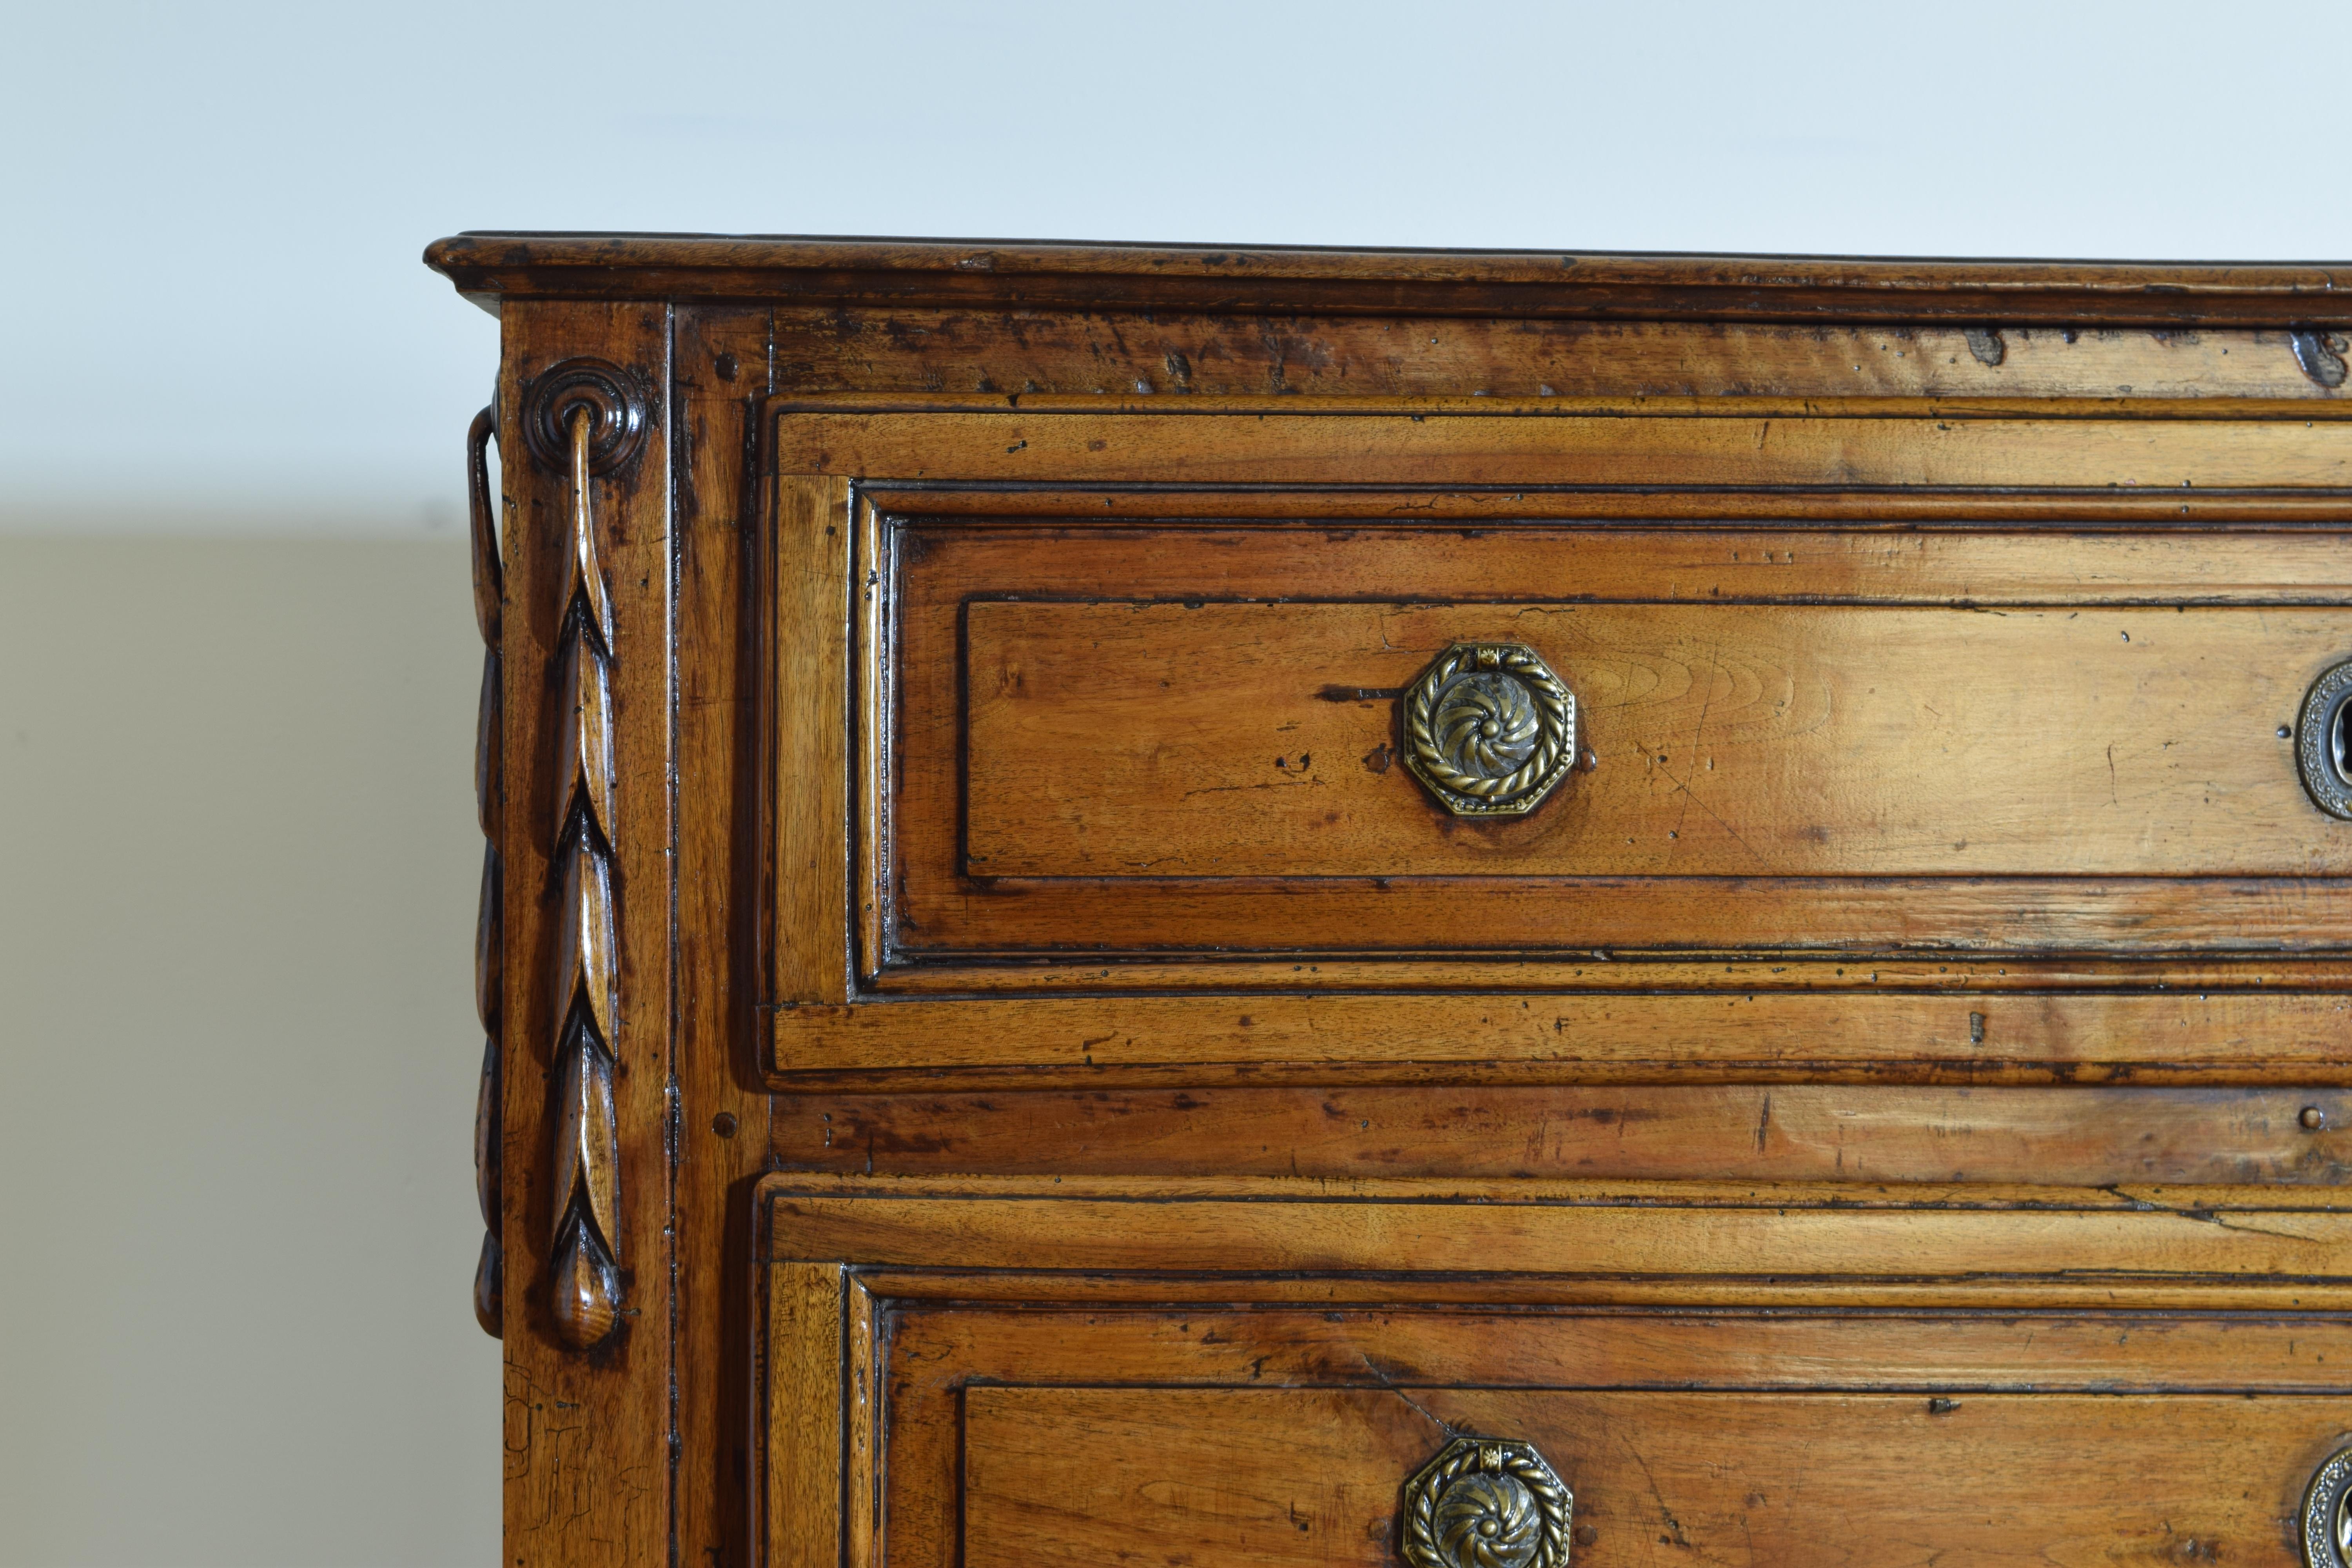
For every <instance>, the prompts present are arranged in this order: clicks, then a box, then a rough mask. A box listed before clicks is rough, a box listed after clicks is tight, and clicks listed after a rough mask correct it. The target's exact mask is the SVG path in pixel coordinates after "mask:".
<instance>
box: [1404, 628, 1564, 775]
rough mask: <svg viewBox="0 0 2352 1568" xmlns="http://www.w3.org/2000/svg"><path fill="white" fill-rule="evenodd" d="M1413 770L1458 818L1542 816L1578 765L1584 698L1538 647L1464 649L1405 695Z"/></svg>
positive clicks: (1458, 647) (1448, 653) (1446, 656)
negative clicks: (1539, 810)
mask: <svg viewBox="0 0 2352 1568" xmlns="http://www.w3.org/2000/svg"><path fill="white" fill-rule="evenodd" d="M1399 729H1400V730H1401V731H1402V741H1403V742H1404V745H1403V751H1404V762H1405V766H1406V767H1408V768H1409V769H1411V770H1412V775H1413V777H1415V778H1417V779H1419V780H1420V781H1421V782H1422V784H1423V787H1425V788H1426V789H1427V790H1428V791H1429V793H1430V794H1432V795H1435V796H1436V797H1437V799H1438V803H1439V804H1440V805H1444V807H1445V809H1446V810H1448V811H1450V812H1452V813H1453V814H1454V816H1523V815H1525V814H1526V813H1528V812H1530V811H1533V810H1534V809H1535V808H1536V806H1537V805H1539V804H1540V803H1541V802H1542V800H1543V798H1544V797H1545V796H1546V795H1549V794H1550V793H1551V792H1552V790H1553V788H1554V787H1555V786H1557V785H1558V784H1559V781H1560V780H1562V779H1564V778H1566V777H1567V776H1568V771H1569V769H1570V767H1572V766H1574V765H1575V763H1576V699H1575V698H1573V697H1571V696H1570V695H1569V690H1568V688H1567V687H1565V686H1563V685H1561V684H1560V680H1559V677H1558V676H1556V675H1554V674H1553V673H1552V672H1551V669H1550V668H1549V666H1547V665H1546V664H1545V663H1544V661H1543V660H1542V659H1541V658H1538V657H1537V655H1536V651H1535V649H1533V648H1531V647H1525V646H1523V645H1521V644H1519V643H1483V642H1481V643H1455V644H1454V646H1453V647H1449V648H1447V649H1446V650H1445V651H1444V653H1442V654H1440V655H1439V656H1438V657H1437V658H1436V660H1435V661H1434V662H1433V663H1432V664H1431V665H1430V667H1429V668H1427V669H1424V670H1423V671H1422V672H1421V674H1420V675H1419V676H1418V677H1417V678H1415V679H1414V680H1413V683H1412V685H1411V686H1408V687H1406V688H1405V689H1404V696H1403V699H1402V702H1401V704H1400V710H1399Z"/></svg>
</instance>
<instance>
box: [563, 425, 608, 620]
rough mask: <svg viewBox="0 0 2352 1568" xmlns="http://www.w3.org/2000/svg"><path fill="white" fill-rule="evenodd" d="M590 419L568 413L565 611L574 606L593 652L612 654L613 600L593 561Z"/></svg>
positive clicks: (593, 518)
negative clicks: (569, 509) (569, 515)
mask: <svg viewBox="0 0 2352 1568" xmlns="http://www.w3.org/2000/svg"><path fill="white" fill-rule="evenodd" d="M593 428H594V418H593V416H592V415H591V414H590V412H589V411H588V409H587V408H586V407H584V406H583V407H579V408H575V409H573V410H572V426H571V434H572V577H571V581H570V582H569V583H567V584H565V587H564V595H563V602H564V606H565V608H566V610H567V611H568V610H569V609H570V608H571V606H572V605H580V606H582V608H583V610H584V611H585V612H586V615H585V620H586V623H587V626H588V627H589V629H590V630H591V631H592V632H593V634H594V638H595V643H596V651H597V652H598V653H600V654H604V655H608V656H609V655H610V654H611V653H612V651H613V598H612V595H611V593H610V591H609V590H608V589H607V588H606V587H605V585H604V567H603V566H602V565H601V564H599V563H598V562H597V560H596V517H595V510H594V502H593V499H592V498H593V492H592V491H591V490H590V489H589V488H588V444H589V437H590V434H591V432H592V431H593Z"/></svg>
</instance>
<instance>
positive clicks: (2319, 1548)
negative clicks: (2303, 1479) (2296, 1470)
mask: <svg viewBox="0 0 2352 1568" xmlns="http://www.w3.org/2000/svg"><path fill="white" fill-rule="evenodd" d="M2303 1561H2304V1568H2352V1448H2338V1449H2337V1450H2336V1452H2335V1453H2334V1454H2332V1455H2330V1456H2328V1459H2327V1462H2326V1464H2324V1465H2322V1466H2320V1467H2319V1470H2318V1473H2317V1474H2315V1475H2314V1476H2313V1477H2312V1478H2311V1485H2310V1487H2309V1488H2307V1489H2305V1492H2304V1494H2303Z"/></svg>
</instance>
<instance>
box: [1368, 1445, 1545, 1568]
mask: <svg viewBox="0 0 2352 1568" xmlns="http://www.w3.org/2000/svg"><path fill="white" fill-rule="evenodd" d="M1575 1507H1576V1497H1575V1494H1574V1493H1572V1492H1570V1490H1569V1489H1568V1487H1567V1484H1566V1483H1565V1482H1563V1481H1562V1480H1561V1479H1559V1474H1558V1472H1556V1471H1554V1470H1553V1469H1552V1468H1551V1467H1550V1466H1549V1465H1548V1464H1546V1463H1545V1462H1544V1457H1543V1456H1542V1455H1541V1454H1538V1453H1537V1452H1536V1450H1535V1446H1534V1445H1533V1444H1531V1443H1515V1442H1510V1441H1507V1440H1506V1439H1503V1438H1499V1437H1456V1438H1455V1439H1454V1441H1453V1442H1451V1443H1448V1444H1447V1445H1445V1447H1444V1448H1443V1449H1441V1450H1439V1452H1438V1455H1437V1458H1433V1459H1432V1460H1430V1461H1429V1463H1427V1464H1426V1465H1423V1467H1422V1468H1421V1469H1420V1471H1419V1472H1418V1473H1416V1474H1415V1475H1414V1476H1413V1478H1412V1479H1411V1480H1409V1481H1407V1482H1406V1483H1405V1486H1404V1509H1403V1518H1404V1525H1403V1531H1404V1539H1403V1542H1402V1545H1403V1549H1404V1560H1405V1561H1406V1562H1407V1563H1411V1564H1412V1568H1568V1548H1569V1539H1570V1537H1569V1524H1570V1515H1571V1513H1572V1512H1573V1511H1574V1510H1575Z"/></svg>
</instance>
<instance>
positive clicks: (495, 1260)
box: [474, 1230, 507, 1340]
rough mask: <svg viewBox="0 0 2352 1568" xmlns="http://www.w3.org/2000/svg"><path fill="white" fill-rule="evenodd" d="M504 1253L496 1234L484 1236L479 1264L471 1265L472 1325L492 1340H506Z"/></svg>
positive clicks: (492, 1232)
mask: <svg viewBox="0 0 2352 1568" xmlns="http://www.w3.org/2000/svg"><path fill="white" fill-rule="evenodd" d="M506 1272H507V1257H506V1249H505V1248H504V1247H500V1246H499V1233H498V1232H497V1231H495V1230H492V1231H486V1232H484V1233H483V1236H482V1258H481V1261H480V1262H478V1263H477V1264H475V1265H474V1321H476V1322H478V1323H479V1324H481V1325H482V1332H484V1333H486V1334H488V1335H489V1336H490V1338H492V1339H494V1340H502V1339H504V1338H506V1319H507V1302H506V1294H507V1292H506Z"/></svg>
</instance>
